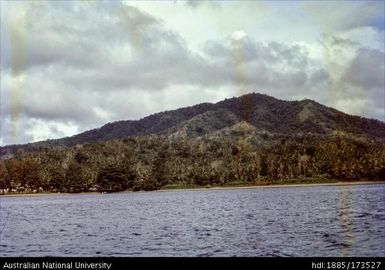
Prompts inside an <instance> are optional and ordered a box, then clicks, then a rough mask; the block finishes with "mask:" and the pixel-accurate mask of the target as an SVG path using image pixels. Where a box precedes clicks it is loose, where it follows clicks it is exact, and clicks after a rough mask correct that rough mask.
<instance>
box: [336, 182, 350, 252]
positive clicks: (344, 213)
mask: <svg viewBox="0 0 385 270" xmlns="http://www.w3.org/2000/svg"><path fill="white" fill-rule="evenodd" d="M352 196H353V193H352V189H351V187H350V186H346V187H343V188H341V189H338V199H339V204H338V210H339V215H338V216H339V224H340V226H341V236H342V242H341V245H340V246H341V256H351V246H352V245H353V241H354V239H353V234H352Z"/></svg>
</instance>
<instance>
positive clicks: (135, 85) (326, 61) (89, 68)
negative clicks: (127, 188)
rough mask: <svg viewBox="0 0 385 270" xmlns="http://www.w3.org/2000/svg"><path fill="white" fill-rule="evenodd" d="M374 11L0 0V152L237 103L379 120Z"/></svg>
mask: <svg viewBox="0 0 385 270" xmlns="http://www.w3.org/2000/svg"><path fill="white" fill-rule="evenodd" d="M384 3H385V2H384V1H319V2H317V1H298V2H289V1H267V2H263V1H226V2H219V1H218V2H213V1H212V2H204V1H199V2H195V1H177V0H175V1H170V2H166V1H159V2H151V1H142V2H135V1H116V0H115V1H81V2H80V1H79V2H78V1H24V2H17V1H3V0H2V1H1V102H0V103H1V138H0V144H1V145H6V144H14V143H26V142H33V141H38V140H43V139H48V138H58V137H63V136H70V135H73V134H76V133H79V132H82V131H85V130H87V129H91V128H95V127H99V126H101V125H103V124H105V123H106V122H110V121H116V120H125V119H140V118H142V117H144V116H147V115H149V114H152V113H156V112H160V111H164V110H170V109H176V108H179V107H182V106H190V105H194V104H197V103H201V102H217V101H219V100H222V99H224V98H226V97H233V96H240V95H242V94H245V93H248V92H260V93H265V94H268V95H271V96H274V97H277V98H280V99H286V100H300V99H303V98H310V99H313V100H316V101H318V102H320V103H323V104H325V105H328V106H332V107H335V108H337V109H339V110H341V111H344V112H347V113H350V114H354V115H361V116H365V117H370V118H376V119H379V120H382V121H385V111H384V110H385V109H384V107H385V104H384V103H385V97H384V92H385V91H384V35H385V32H384V28H385V25H384V24H385V23H384V13H385V7H384Z"/></svg>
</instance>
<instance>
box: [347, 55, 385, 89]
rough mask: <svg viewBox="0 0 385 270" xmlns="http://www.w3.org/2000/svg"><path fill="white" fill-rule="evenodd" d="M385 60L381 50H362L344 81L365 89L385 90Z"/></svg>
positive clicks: (348, 69) (349, 68) (352, 62)
mask: <svg viewBox="0 0 385 270" xmlns="http://www.w3.org/2000/svg"><path fill="white" fill-rule="evenodd" d="M384 59H385V55H384V53H383V52H381V51H379V50H373V49H367V48H360V49H359V50H358V51H357V55H356V57H355V58H354V59H353V60H352V61H351V63H350V66H349V67H348V68H347V70H346V71H345V74H344V75H343V77H342V80H343V81H345V82H347V83H351V84H353V85H356V86H359V87H362V88H364V89H371V88H380V89H385V86H384Z"/></svg>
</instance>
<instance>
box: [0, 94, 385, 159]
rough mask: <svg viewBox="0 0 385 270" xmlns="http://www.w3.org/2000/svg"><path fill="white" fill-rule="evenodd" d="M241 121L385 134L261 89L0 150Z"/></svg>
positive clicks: (277, 130) (182, 131) (366, 122)
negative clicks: (239, 95) (69, 135)
mask: <svg viewBox="0 0 385 270" xmlns="http://www.w3.org/2000/svg"><path fill="white" fill-rule="evenodd" d="M241 122H247V123H248V124H249V125H250V126H252V127H253V128H255V129H256V130H257V131H259V132H267V133H272V134H286V135H301V134H309V133H311V134H325V135H327V134H329V135H330V134H333V133H335V132H344V133H348V134H351V135H358V136H365V137H369V138H373V137H378V138H385V123H383V122H380V121H378V120H374V119H367V118H363V117H359V116H351V115H348V114H345V113H342V112H340V111H337V110H335V109H333V108H329V107H326V106H323V105H321V104H319V103H317V102H315V101H312V100H308V99H306V100H302V101H284V100H279V99H276V98H273V97H270V96H268V95H263V94H256V93H252V94H247V95H244V96H241V97H238V98H235V97H234V98H231V99H226V100H223V101H221V102H218V103H215V104H211V103H202V104H198V105H195V106H191V107H186V108H181V109H177V110H172V111H166V112H161V113H157V114H153V115H150V116H147V117H145V118H142V119H140V120H136V121H132V120H124V121H117V122H113V123H108V124H106V125H104V126H102V127H100V128H97V129H93V130H89V131H86V132H83V133H80V134H78V135H74V136H72V137H67V138H62V139H55V140H47V141H42V142H36V143H30V144H26V145H12V146H5V147H2V148H1V153H0V154H1V155H2V156H3V155H4V154H6V153H15V151H16V150H17V149H19V148H23V149H24V150H32V149H39V148H44V147H55V146H65V147H71V146H75V145H78V144H85V143H92V142H101V141H108V140H111V139H120V138H125V137H128V136H141V135H149V134H159V135H160V134H162V135H172V136H187V137H190V138H195V137H199V136H203V135H208V134H213V133H218V131H221V130H223V129H229V128H231V127H232V126H234V125H238V124H239V123H241Z"/></svg>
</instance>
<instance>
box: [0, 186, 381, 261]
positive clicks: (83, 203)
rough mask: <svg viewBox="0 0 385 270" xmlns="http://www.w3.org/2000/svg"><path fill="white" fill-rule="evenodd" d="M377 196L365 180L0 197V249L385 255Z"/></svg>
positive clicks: (9, 252) (14, 252)
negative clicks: (342, 183) (345, 183)
mask: <svg viewBox="0 0 385 270" xmlns="http://www.w3.org/2000/svg"><path fill="white" fill-rule="evenodd" d="M384 194H385V184H373V185H357V186H307V187H290V188H283V187H275V188H257V189H237V190H201V191H169V192H147V193H120V194H98V195H68V196H39V197H0V208H1V209H0V226H3V225H4V224H5V226H4V229H3V231H2V232H1V234H0V256H385V198H384ZM7 213H9V214H7ZM6 219H7V221H6Z"/></svg>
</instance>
